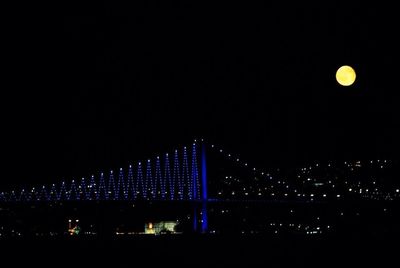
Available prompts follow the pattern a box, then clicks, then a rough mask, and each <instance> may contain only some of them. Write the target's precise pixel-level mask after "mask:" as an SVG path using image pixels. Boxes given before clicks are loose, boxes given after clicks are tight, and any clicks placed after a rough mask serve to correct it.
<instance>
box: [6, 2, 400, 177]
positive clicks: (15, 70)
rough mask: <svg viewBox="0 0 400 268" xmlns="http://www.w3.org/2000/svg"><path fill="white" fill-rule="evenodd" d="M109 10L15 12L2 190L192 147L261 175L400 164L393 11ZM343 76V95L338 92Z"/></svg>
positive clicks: (282, 7) (349, 7)
mask: <svg viewBox="0 0 400 268" xmlns="http://www.w3.org/2000/svg"><path fill="white" fill-rule="evenodd" d="M113 2H114V1H103V2H101V1H96V2H94V3H92V4H91V5H89V4H88V5H87V6H82V4H80V5H76V6H74V5H73V4H71V6H65V7H64V6H61V8H63V10H62V12H60V13H58V12H49V11H47V10H46V9H44V8H43V6H40V7H39V6H30V7H26V6H25V7H18V10H17V12H16V15H15V16H14V15H13V16H10V19H9V20H8V22H7V24H4V25H3V26H2V27H3V31H2V36H3V38H2V39H3V43H5V48H6V49H3V58H4V61H3V63H5V65H4V66H6V68H5V69H6V72H4V73H3V75H5V79H3V83H2V90H3V93H4V94H3V98H2V102H3V104H2V108H1V109H2V123H3V127H2V130H3V131H2V132H3V134H4V138H3V146H2V147H3V148H2V153H3V157H4V158H5V161H4V164H5V166H4V167H3V174H4V175H3V177H2V178H1V180H2V181H1V184H10V183H11V184H14V183H18V182H24V183H32V182H46V181H51V180H58V179H60V178H70V177H72V176H74V177H82V176H87V175H90V174H92V173H93V172H98V171H100V170H108V169H110V168H116V167H119V166H125V165H127V164H128V163H130V161H135V160H139V159H145V158H147V157H148V156H152V155H154V154H156V153H158V152H164V151H168V150H171V149H173V148H175V146H179V145H182V144H187V143H190V142H191V140H192V138H195V137H205V138H207V139H211V140H214V141H215V142H216V143H220V144H222V145H225V147H226V148H227V149H229V150H231V151H232V152H237V153H239V154H241V155H243V156H244V157H245V158H247V159H250V160H251V161H253V162H254V163H256V165H259V166H265V167H274V166H282V165H286V166H290V165H292V164H295V163H307V162H308V161H311V160H314V159H353V158H357V159H365V158H383V157H385V158H396V159H398V153H399V150H398V144H399V142H398V141H399V139H398V135H399V119H398V117H397V116H396V110H397V107H398V106H399V104H398V101H399V100H398V95H397V94H396V93H395V90H399V87H398V76H399V74H398V70H399V68H398V64H397V63H398V61H397V58H398V57H397V55H398V48H399V47H400V46H399V44H398V42H397V41H395V40H396V39H397V35H398V34H397V33H398V31H396V27H395V23H394V19H393V18H394V17H392V16H391V15H390V13H391V12H389V10H390V8H389V7H385V8H383V7H380V6H378V5H377V3H375V4H372V3H371V4H367V3H365V2H366V1H358V2H356V3H354V2H353V3H351V4H350V3H348V2H347V3H346V4H340V3H339V2H337V1H335V3H332V4H330V5H327V4H326V3H324V5H323V6H322V5H320V6H314V5H311V4H309V5H307V4H304V3H302V4H301V5H300V4H297V5H292V4H288V3H282V4H263V5H260V6H248V7H241V6H236V9H235V11H231V10H230V7H219V6H215V4H214V5H212V6H209V7H206V6H202V7H199V6H194V5H193V6H183V5H182V6H180V5H177V4H174V5H171V6H168V5H166V4H164V5H163V6H157V5H155V4H154V5H153V4H146V5H137V6H134V7H131V6H122V5H116V4H115V3H113ZM71 10H72V11H88V12H82V13H83V14H84V15H76V13H77V12H71ZM79 13H81V12H79ZM395 62H396V64H395ZM344 64H348V65H351V66H353V67H354V68H355V69H356V71H357V81H356V83H355V84H354V85H353V86H351V87H341V86H339V85H338V84H337V83H336V81H335V72H336V70H337V68H338V67H340V66H341V65H344Z"/></svg>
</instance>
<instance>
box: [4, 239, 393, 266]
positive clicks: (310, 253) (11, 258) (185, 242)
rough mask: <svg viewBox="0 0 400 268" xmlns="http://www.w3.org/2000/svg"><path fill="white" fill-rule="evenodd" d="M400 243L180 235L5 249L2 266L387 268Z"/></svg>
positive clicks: (13, 244)
mask: <svg viewBox="0 0 400 268" xmlns="http://www.w3.org/2000/svg"><path fill="white" fill-rule="evenodd" d="M398 239H399V237H398V236H390V235H385V236H382V237H376V236H375V237H371V236H362V234H351V233H349V234H347V235H346V236H344V235H338V236H334V237H332V236H331V237H313V238H311V237H307V236H288V237H279V238H278V237H271V236H260V235H257V236H220V235H215V236H209V235H195V236H193V235H192V236H187V235H185V236H176V235H175V236H147V237H135V238H132V239H92V240H90V239H55V240H51V239H46V240H43V239H35V240H28V241H27V240H13V241H0V244H1V262H2V263H3V264H5V263H6V262H7V263H9V265H11V266H9V265H4V266H3V265H2V267H27V266H28V267H59V266H65V265H67V266H68V267H193V266H194V267H199V266H200V267H231V266H234V265H241V266H243V267H310V266H312V267H317V266H318V267H352V266H353V267H365V266H370V265H371V266H374V267H386V266H387V265H389V264H390V263H391V262H392V261H396V258H397V255H398V245H399V240H398ZM256 265H257V266H256ZM259 265H262V266H259ZM293 265H294V266H293ZM393 267H395V266H393Z"/></svg>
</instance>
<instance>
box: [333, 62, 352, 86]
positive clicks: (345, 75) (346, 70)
mask: <svg viewBox="0 0 400 268" xmlns="http://www.w3.org/2000/svg"><path fill="white" fill-rule="evenodd" d="M355 80H356V72H355V71H354V69H353V68H351V67H350V66H348V65H344V66H342V67H340V68H339V69H338V70H337V72H336V81H337V82H338V83H339V84H341V85H342V86H351V85H352V84H353V83H354V81H355Z"/></svg>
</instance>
